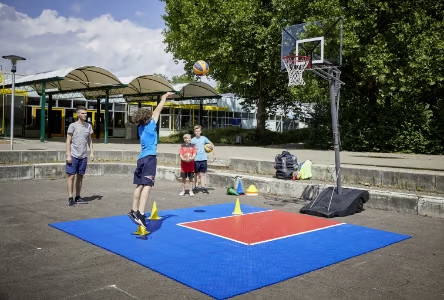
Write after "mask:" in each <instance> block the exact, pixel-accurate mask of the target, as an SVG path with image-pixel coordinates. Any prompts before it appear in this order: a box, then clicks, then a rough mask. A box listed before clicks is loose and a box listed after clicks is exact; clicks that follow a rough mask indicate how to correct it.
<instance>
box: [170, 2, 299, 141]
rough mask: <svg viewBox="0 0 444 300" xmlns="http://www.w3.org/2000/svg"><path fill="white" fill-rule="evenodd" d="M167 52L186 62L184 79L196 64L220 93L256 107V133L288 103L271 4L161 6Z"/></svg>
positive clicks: (181, 4) (205, 3)
mask: <svg viewBox="0 0 444 300" xmlns="http://www.w3.org/2000/svg"><path fill="white" fill-rule="evenodd" d="M163 1H164V2H165V3H166V7H165V10H166V15H165V16H164V19H165V21H166V29H165V31H164V35H165V42H166V44H167V51H169V52H171V53H173V55H174V58H175V59H177V60H184V61H185V68H186V70H188V71H187V73H189V74H191V69H192V64H193V63H194V62H195V61H197V60H200V59H203V60H205V61H207V62H208V63H209V65H210V74H209V76H211V77H212V78H214V79H215V80H217V81H218V82H219V88H220V89H221V90H222V91H224V92H232V93H235V94H237V95H238V96H240V97H241V98H243V99H245V101H246V104H247V105H252V104H254V105H256V107H257V124H258V125H257V130H258V133H259V134H260V135H261V134H263V133H264V131H265V120H266V109H267V108H269V109H273V108H274V107H275V106H277V105H278V104H279V103H285V102H286V101H287V103H288V101H289V100H290V99H292V94H291V93H290V90H289V89H288V88H287V77H286V74H284V73H281V72H280V41H281V36H280V35H281V24H280V23H279V22H274V21H273V16H274V14H275V5H274V2H273V1H270V0H268V1H266V0H263V1H260V0H245V1H237V0H163Z"/></svg>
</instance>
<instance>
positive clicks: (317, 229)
mask: <svg viewBox="0 0 444 300" xmlns="http://www.w3.org/2000/svg"><path fill="white" fill-rule="evenodd" d="M270 211H275V210H274V209H270V210H265V211H258V212H253V213H248V214H245V215H251V214H257V213H263V212H270ZM232 217H238V216H226V217H218V218H211V219H205V220H199V221H191V222H183V223H178V224H176V225H178V226H182V227H185V228H188V229H192V230H196V231H199V232H203V233H206V234H209V235H213V236H217V237H220V238H223V239H226V240H230V241H233V242H236V243H239V244H242V245H247V246H254V245H257V244H263V243H267V242H271V241H277V240H281V239H285V238H288V237H291V236H296V235H302V234H306V233H310V232H315V231H319V230H323V229H327V228H331V227H335V226H339V225H344V224H346V223H339V224H334V225H330V226H325V227H320V228H316V229H313V230H307V231H303V232H298V233H295V234H289V235H284V236H280V237H277V238H274V239H268V240H263V241H260V242H256V243H251V244H249V243H244V242H241V241H239V240H235V239H231V238H229V237H226V236H223V235H219V234H215V233H212V232H209V231H205V230H201V229H196V228H193V227H190V226H187V224H192V223H198V222H204V221H208V220H217V219H226V218H232Z"/></svg>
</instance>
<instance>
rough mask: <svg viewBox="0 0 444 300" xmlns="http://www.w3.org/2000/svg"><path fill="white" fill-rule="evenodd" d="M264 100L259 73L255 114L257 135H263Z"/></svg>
mask: <svg viewBox="0 0 444 300" xmlns="http://www.w3.org/2000/svg"><path fill="white" fill-rule="evenodd" d="M265 117H266V115H265V100H264V96H263V90H262V76H261V75H259V99H258V100H257V114H256V121H257V127H256V133H257V135H258V137H262V136H264V135H265Z"/></svg>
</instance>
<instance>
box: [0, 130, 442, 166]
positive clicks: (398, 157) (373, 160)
mask: <svg viewBox="0 0 444 300" xmlns="http://www.w3.org/2000/svg"><path fill="white" fill-rule="evenodd" d="M93 143H94V149H96V150H132V151H140V145H139V144H138V141H137V140H136V141H130V140H125V139H110V140H109V143H108V144H104V143H103V140H100V141H98V142H97V140H93ZM287 148H288V150H290V151H291V152H292V153H293V154H295V155H296V156H297V158H298V161H300V162H301V161H305V160H307V159H310V160H311V161H312V162H313V164H317V165H334V164H335V154H334V151H333V150H328V151H322V150H307V149H296V147H291V146H288V147H287ZM9 149H10V142H9V140H6V139H1V140H0V150H9ZM64 149H65V143H64V140H63V139H61V138H54V139H50V140H49V141H46V142H43V143H42V142H40V141H39V140H36V139H19V138H16V139H14V150H62V151H63V150H64ZM284 149H285V148H282V147H279V146H268V147H253V146H251V147H250V146H226V145H220V146H217V145H216V149H215V151H216V156H217V158H220V159H228V158H245V159H254V160H266V161H273V160H274V156H275V155H276V154H278V153H280V152H281V151H282V150H284ZM178 151H179V144H159V145H158V152H160V153H178ZM340 160H341V165H355V166H356V165H358V166H359V165H360V166H363V168H365V167H366V166H378V167H385V168H405V169H417V170H430V171H440V172H442V171H444V156H443V155H422V154H400V153H374V152H348V151H342V152H341V153H340Z"/></svg>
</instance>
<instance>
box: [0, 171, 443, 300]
mask: <svg viewBox="0 0 444 300" xmlns="http://www.w3.org/2000/svg"><path fill="white" fill-rule="evenodd" d="M110 187H112V188H110ZM179 187H180V185H179V183H177V182H168V181H162V180H160V181H157V182H156V186H155V188H154V189H153V191H152V193H151V196H150V202H149V203H148V204H147V210H148V211H151V207H152V201H156V203H157V208H158V209H159V212H160V215H162V211H164V210H167V209H177V208H184V207H196V206H204V205H212V204H221V203H232V204H233V208H234V201H235V198H234V197H233V196H228V195H226V189H225V188H215V189H211V190H210V194H209V195H202V194H201V193H199V194H198V195H196V196H195V197H179V196H178V192H179ZM133 189H134V185H133V184H132V180H131V178H130V177H128V176H123V177H122V176H116V177H113V176H111V177H108V176H100V177H97V176H96V177H88V178H87V179H86V180H85V181H84V186H83V189H82V192H83V193H82V195H83V196H84V197H88V199H90V200H91V201H90V203H89V204H87V205H80V204H79V205H76V206H72V207H68V206H67V205H66V180H64V179H56V180H50V179H42V180H22V181H10V182H0V190H1V191H2V195H1V196H0V208H1V209H0V254H1V255H0V265H1V266H2V275H1V276H0V299H45V300H47V299H73V300H78V299H103V300H105V299H106V300H122V299H124V300H126V299H127V300H134V299H198V300H200V299H202V300H204V299H205V300H206V299H209V297H208V296H206V295H204V294H202V293H200V292H198V291H196V290H193V289H191V288H189V287H186V286H185V285H182V284H180V283H178V282H176V281H174V280H171V279H169V278H167V277H165V276H163V275H161V274H159V273H157V272H154V271H152V270H150V269H148V268H145V267H142V266H140V265H138V264H136V263H134V262H132V261H129V260H127V259H125V258H123V257H121V256H119V255H115V254H113V253H111V252H108V251H106V250H104V249H102V248H99V247H96V246H94V245H92V244H89V243H86V242H84V241H82V240H80V239H78V238H75V237H73V236H71V235H69V234H66V233H64V232H61V231H58V230H56V229H54V228H52V227H50V226H48V224H49V223H54V222H62V221H70V220H79V219H91V218H98V217H108V216H115V215H123V214H125V213H126V212H128V210H129V209H130V206H131V201H132V200H131V195H132V192H133ZM241 205H252V206H257V207H263V208H267V209H278V210H283V211H288V212H293V213H297V212H298V211H299V209H300V208H301V206H302V204H301V203H300V202H298V201H293V200H292V199H288V198H279V197H274V196H273V197H270V196H266V195H262V194H260V195H259V196H257V197H246V196H245V197H241ZM336 220H338V221H342V222H346V223H350V224H355V225H360V226H366V227H371V228H375V229H381V230H387V231H393V232H397V233H401V234H407V235H410V236H412V238H411V239H408V240H406V241H403V242H400V243H397V244H394V245H391V246H388V247H385V248H382V249H379V250H376V251H372V252H370V253H366V254H364V255H361V256H357V257H353V258H351V259H348V260H346V261H343V262H340V263H337V264H334V265H331V266H328V267H325V268H322V269H319V270H317V271H313V272H310V273H307V274H304V275H301V276H298V277H295V278H290V279H288V280H285V281H282V282H279V283H277V284H274V285H271V286H267V287H264V288H262V289H259V290H255V291H251V292H249V293H247V294H245V295H240V296H238V297H235V298H234V299H238V300H244V299H245V300H247V299H296V298H297V299H331V300H335V299H443V296H444V285H443V282H444V273H443V269H444V248H443V245H444V235H443V234H442V229H443V228H444V219H441V218H428V217H422V216H416V215H407V214H399V213H395V212H391V211H383V210H375V209H365V210H364V211H363V212H361V213H359V214H355V215H353V216H348V217H346V218H337V219H336ZM128 222H129V223H131V221H130V220H129V219H128ZM134 226H135V225H134ZM135 227H136V226H135ZM134 229H135V228H134ZM112 230H114V228H104V234H107V231H112ZM159 233H161V230H160V231H159ZM128 234H129V233H128ZM146 242H148V243H149V242H150V240H147V241H146ZM196 242H198V241H196ZM185 246H186V245H184V247H185ZM154 248H155V245H153V249H154ZM293 251H297V249H295V250H293ZM155 252H156V251H155V249H154V251H149V252H147V253H143V254H142V255H153V253H154V255H155ZM196 255H199V253H196ZM202 263H205V261H203V262H202ZM232 265H233V272H238V273H239V280H244V279H246V278H245V277H243V275H242V274H246V273H248V272H246V273H245V272H242V270H245V269H248V265H245V263H244V262H242V261H233V262H232ZM184 272H186V270H184ZM264 272H265V273H266V272H267V270H266V269H264ZM233 284H235V282H234V283H233Z"/></svg>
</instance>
